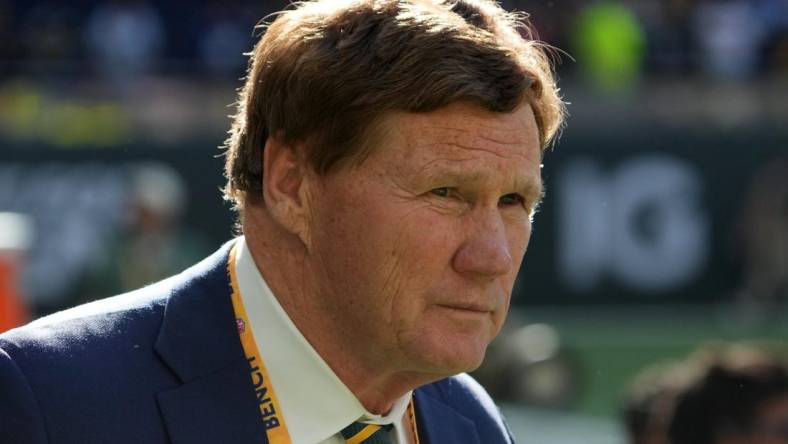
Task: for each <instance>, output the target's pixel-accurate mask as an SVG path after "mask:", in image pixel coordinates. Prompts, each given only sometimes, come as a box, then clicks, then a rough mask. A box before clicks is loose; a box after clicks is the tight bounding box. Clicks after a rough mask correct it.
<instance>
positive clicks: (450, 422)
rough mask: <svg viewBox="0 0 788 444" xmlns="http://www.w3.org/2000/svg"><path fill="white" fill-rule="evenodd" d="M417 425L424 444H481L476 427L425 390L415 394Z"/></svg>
mask: <svg viewBox="0 0 788 444" xmlns="http://www.w3.org/2000/svg"><path fill="white" fill-rule="evenodd" d="M413 396H414V397H415V403H416V423H417V425H418V430H419V439H420V441H421V443H422V444H443V443H452V444H479V435H478V433H477V432H476V425H475V424H474V423H473V421H471V420H470V419H468V418H467V417H465V416H463V415H461V414H460V413H458V412H457V411H456V410H454V409H453V408H451V407H450V406H448V405H446V404H445V403H443V402H441V401H440V400H438V399H436V398H434V397H432V396H430V395H429V394H427V393H426V392H425V391H424V390H419V389H417V390H416V391H414V392H413Z"/></svg>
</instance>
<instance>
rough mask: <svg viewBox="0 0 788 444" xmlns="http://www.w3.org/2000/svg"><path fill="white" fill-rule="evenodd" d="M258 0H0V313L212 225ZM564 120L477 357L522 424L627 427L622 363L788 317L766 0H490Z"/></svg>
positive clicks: (179, 262)
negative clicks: (510, 284) (556, 83)
mask: <svg viewBox="0 0 788 444" xmlns="http://www.w3.org/2000/svg"><path fill="white" fill-rule="evenodd" d="M285 4H286V3H285V2H280V1H247V0H222V1H207V2H199V3H194V2H186V1H184V0H171V1H167V2H163V1H141V0H139V1H138V0H114V1H113V0H106V1H100V0H72V1H38V0H0V330H3V329H7V328H10V327H11V326H13V325H18V324H20V323H23V322H26V321H27V320H30V319H34V318H36V317H39V316H41V315H45V314H48V313H51V312H54V311H57V310H60V309H63V308H65V307H69V306H72V305H75V304H77V303H81V302H86V301H89V300H92V299H95V298H99V297H104V296H108V295H112V294H116V293H119V292H122V291H124V290H128V289H131V288H135V287H138V286H141V285H144V284H146V283H149V282H152V281H154V280H157V279H159V278H161V277H164V276H167V275H170V274H173V273H175V272H177V271H179V270H181V269H183V268H185V267H187V266H188V265H190V264H191V263H193V262H195V261H197V260H198V259H200V258H201V257H203V256H205V255H207V254H209V253H211V252H212V251H214V250H215V249H216V248H217V247H218V246H219V245H220V244H221V243H222V242H224V241H226V240H228V239H230V238H231V237H232V232H233V223H234V216H233V214H232V213H231V211H230V209H229V206H228V205H227V204H226V203H224V202H222V200H221V197H220V192H219V188H220V187H221V186H222V184H223V178H222V173H221V170H222V166H223V158H222V157H221V156H220V154H221V151H220V150H219V149H218V146H219V145H221V144H222V142H223V140H224V138H225V136H226V131H227V129H228V128H229V119H228V118H227V115H228V114H232V113H233V112H234V109H233V107H231V106H230V105H231V104H232V103H233V101H234V100H235V93H236V89H237V88H238V87H239V86H240V85H241V81H240V80H239V79H240V77H242V76H243V73H244V69H245V66H246V60H245V57H243V56H242V53H243V52H246V51H248V50H249V49H250V48H251V47H252V45H253V43H254V42H255V34H254V32H253V31H252V29H253V27H254V25H255V24H256V23H257V22H258V20H259V19H260V18H261V17H264V16H266V15H267V14H270V13H272V12H274V11H277V10H279V9H281V8H282V7H284V6H285ZM504 6H505V7H506V8H508V9H517V10H521V11H526V12H529V13H530V14H531V21H532V23H533V25H534V26H535V28H536V30H537V31H538V35H539V38H540V39H542V40H544V41H546V42H548V43H551V44H553V45H555V46H556V47H558V48H561V49H562V50H563V51H565V52H566V53H568V54H565V55H563V56H562V57H561V59H562V62H561V63H559V64H558V65H557V70H558V73H559V76H560V84H561V86H562V90H563V94H564V97H565V99H566V100H567V101H568V102H570V103H571V105H570V106H569V111H570V114H571V116H570V118H569V121H568V127H567V128H566V130H565V131H564V133H563V136H562V137H561V139H560V142H559V143H558V144H557V146H556V148H555V149H554V151H552V152H549V153H548V154H547V155H546V158H545V166H544V169H543V176H544V179H545V182H546V185H547V190H548V193H547V198H546V200H545V202H544V204H543V206H542V208H541V210H540V213H539V214H538V215H537V218H536V222H535V229H534V230H535V231H534V237H533V239H532V241H531V246H530V248H529V252H528V254H527V256H526V260H525V263H524V266H523V269H522V270H521V274H520V277H519V279H518V282H517V286H516V294H515V296H514V306H513V309H512V315H511V317H510V319H509V321H508V323H507V326H506V328H505V331H504V333H503V334H502V335H501V336H500V337H499V339H497V340H496V342H495V343H494V344H493V345H492V347H491V349H490V352H489V356H488V359H487V361H486V363H485V365H484V366H483V367H482V368H481V369H479V370H478V371H477V372H476V376H477V377H478V378H479V379H480V380H481V381H482V382H483V383H484V384H485V385H486V386H487V387H488V389H489V390H490V391H491V392H492V393H493V394H494V395H495V396H496V397H497V398H498V400H499V401H500V402H501V403H502V405H503V406H504V411H505V412H506V413H507V415H508V417H509V420H510V423H511V424H510V425H511V426H512V428H513V429H514V431H515V435H516V436H518V437H520V440H521V441H522V442H526V443H535V444H549V443H562V444H566V443H584V444H593V443H605V444H611V443H612V444H615V443H624V442H627V441H626V438H625V433H624V427H623V426H622V423H621V419H620V417H621V416H620V412H621V409H622V405H623V404H624V402H625V401H626V399H627V397H628V396H630V389H629V387H630V385H631V384H632V381H633V380H634V378H635V377H636V375H638V374H640V373H642V372H643V370H644V369H646V368H648V367H650V366H653V365H655V364H659V363H663V362H666V361H670V360H677V359H682V358H683V357H685V356H687V355H688V354H689V353H690V352H692V351H693V350H695V349H696V348H697V347H698V346H700V345H702V344H705V343H707V342H709V341H717V342H723V343H724V342H727V341H751V340H757V341H771V342H773V343H776V344H778V346H780V345H781V346H783V347H784V346H785V344H784V343H783V342H782V341H783V338H786V337H788V336H787V334H788V322H786V321H788V312H786V310H785V308H788V304H786V302H787V300H788V0H664V1H657V0H639V1H590V0H586V1H581V0H574V1H544V0H519V1H514V0H510V1H505V2H504Z"/></svg>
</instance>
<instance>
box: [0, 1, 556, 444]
mask: <svg viewBox="0 0 788 444" xmlns="http://www.w3.org/2000/svg"><path fill="white" fill-rule="evenodd" d="M518 31H523V32H525V31H526V29H525V28H523V29H520V28H519V25H517V23H516V20H515V18H514V17H513V16H511V15H509V14H507V13H505V12H504V11H503V10H502V9H500V7H498V6H497V5H495V4H493V3H491V2H487V1H467V0H466V1H459V2H456V3H455V2H444V1H442V0H413V1H411V2H405V1H397V0H356V1H352V0H351V1H344V0H338V1H334V0H322V1H317V2H308V3H303V4H299V5H297V6H296V7H295V8H294V9H291V10H289V11H287V12H284V13H282V14H281V15H279V16H278V17H277V18H276V20H275V21H274V22H273V24H271V26H270V27H269V28H268V30H267V32H266V33H265V35H264V36H263V38H262V39H261V41H260V42H259V43H258V44H257V46H256V47H255V49H254V51H253V52H252V54H251V62H250V68H249V75H248V77H247V80H246V84H245V86H244V88H243V89H242V91H241V95H240V101H239V110H238V114H237V115H236V116H235V121H234V124H233V129H232V131H231V137H230V139H229V141H228V148H227V168H226V172H227V176H228V184H227V187H226V195H227V197H228V198H229V199H232V200H233V201H234V202H235V204H236V205H237V208H238V210H239V214H240V226H241V229H242V231H243V235H244V236H242V237H239V238H238V239H236V240H234V241H232V242H230V243H228V244H227V245H225V246H224V247H223V248H222V249H220V250H219V251H218V252H217V253H215V254H214V255H213V256H211V257H209V258H208V259H206V260H205V261H203V262H202V263H200V264H198V265H196V266H195V267H192V268H191V269H189V270H187V271H185V272H184V273H182V274H180V275H177V276H175V277H172V278H170V279H168V280H166V281H163V282H160V283H158V284H155V285H152V286H149V287H146V288H144V289H142V290H139V291H137V292H133V293H130V294H127V295H122V296H119V297H116V298H112V299H108V300H104V301H100V302H97V303H93V304H89V305H87V306H83V307H79V308H77V309H72V310H69V311H66V312H63V313H60V314H56V315H54V316H51V317H49V318H46V319H43V320H39V321H37V322H35V323H33V324H31V325H30V326H28V327H24V328H22V329H18V330H15V331H12V332H10V333H8V334H6V335H5V336H3V337H2V338H1V339H0V387H1V388H2V390H0V442H4V443H5V442H13V443H44V442H47V443H77V442H78V443H107V442H112V443H119V442H121V443H122V442H144V443H167V442H172V443H202V442H205V443H209V442H211V443H215V442H228V443H252V442H256V443H265V442H269V443H272V444H278V443H290V442H292V443H293V444H316V443H323V444H324V443H343V442H348V443H353V444H357V443H361V442H364V443H382V442H390V443H408V444H412V443H431V444H437V443H478V444H489V443H510V442H513V439H512V437H511V434H510V432H509V431H508V429H507V427H506V425H505V424H504V422H503V419H502V418H501V416H500V414H499V413H498V412H497V409H496V408H495V406H494V405H493V404H492V401H491V400H490V399H489V397H488V396H487V395H486V393H485V392H484V391H483V390H482V389H481V388H480V387H479V386H478V385H477V384H476V383H475V382H474V381H472V380H471V379H470V378H469V377H468V376H466V375H463V374H461V373H462V372H464V371H467V370H470V369H473V368H475V367H477V366H478V365H479V364H480V363H481V361H482V359H483V357H484V352H485V349H486V347H487V345H488V343H489V342H490V341H491V340H492V339H493V337H494V336H495V335H496V333H497V332H498V331H499V329H500V327H501V324H502V323H503V320H504V317H505V314H506V312H507V309H508V305H509V298H510V294H511V290H512V285H513V282H514V279H515V275H516V273H517V270H518V268H519V266H520V263H521V260H522V257H523V254H524V253H525V249H526V246H527V244H528V240H529V237H530V234H531V216H532V215H533V213H534V209H535V207H536V205H537V203H538V202H539V199H540V196H541V194H542V185H541V177H540V163H541V158H542V153H543V148H544V147H545V146H546V145H547V144H548V143H549V142H550V140H551V139H552V137H553V135H554V134H555V132H556V130H557V128H558V127H559V126H560V124H561V122H562V118H563V104H562V102H561V100H560V99H559V97H558V93H557V88H556V86H555V82H554V79H553V77H552V74H551V71H550V65H549V63H548V60H547V58H546V56H545V54H544V52H543V50H542V48H541V47H540V46H539V45H538V44H537V43H535V42H533V41H531V40H528V39H523V38H522V37H521V36H520V34H519V32H518ZM453 375H458V376H453Z"/></svg>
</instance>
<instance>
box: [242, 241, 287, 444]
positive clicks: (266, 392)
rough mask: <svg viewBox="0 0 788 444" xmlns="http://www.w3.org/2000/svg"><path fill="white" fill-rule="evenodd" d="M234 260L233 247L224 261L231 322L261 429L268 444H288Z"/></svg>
mask: <svg viewBox="0 0 788 444" xmlns="http://www.w3.org/2000/svg"><path fill="white" fill-rule="evenodd" d="M236 245H237V244H236ZM235 257H236V247H235V246H233V248H232V250H230V259H229V261H227V269H228V271H229V273H230V284H231V285H232V288H233V294H232V301H233V310H234V311H235V322H236V323H237V324H238V334H239V335H240V336H241V345H242V346H243V349H244V356H246V360H247V361H248V362H249V372H250V373H249V375H250V376H251V378H252V384H253V385H254V392H255V396H256V397H257V404H258V407H259V408H260V414H261V415H262V420H263V426H265V433H266V434H267V435H268V442H269V443H270V444H292V441H291V440H290V433H289V432H288V431H287V425H286V424H285V419H284V417H283V416H282V409H281V407H280V405H279V400H278V399H277V398H276V393H274V387H273V386H272V385H271V379H270V378H269V377H268V371H267V370H266V369H265V363H264V362H263V358H262V356H260V351H259V350H260V349H259V348H258V347H257V343H256V342H255V340H254V335H253V334H252V326H251V324H250V323H249V317H248V316H247V315H246V309H245V308H244V305H243V301H242V300H241V291H240V289H239V288H238V279H237V277H236V275H235Z"/></svg>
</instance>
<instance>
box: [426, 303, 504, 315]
mask: <svg viewBox="0 0 788 444" xmlns="http://www.w3.org/2000/svg"><path fill="white" fill-rule="evenodd" d="M438 307H440V308H445V309H448V310H453V311H457V312H460V313H468V314H478V315H484V314H490V313H492V312H493V309H492V308H490V307H489V306H486V305H482V304H438Z"/></svg>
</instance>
